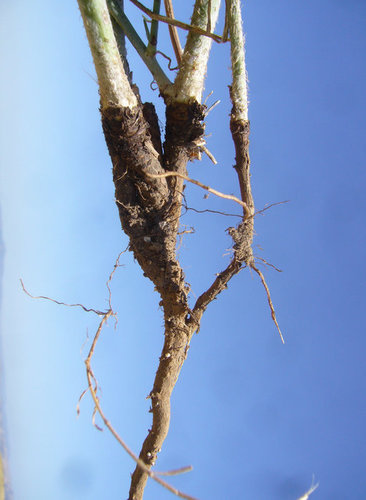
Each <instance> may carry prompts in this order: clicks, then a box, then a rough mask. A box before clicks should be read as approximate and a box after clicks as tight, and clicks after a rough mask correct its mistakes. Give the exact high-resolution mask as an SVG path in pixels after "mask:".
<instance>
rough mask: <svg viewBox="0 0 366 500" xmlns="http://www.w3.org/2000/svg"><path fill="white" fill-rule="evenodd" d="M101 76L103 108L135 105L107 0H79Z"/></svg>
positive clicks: (98, 74)
mask: <svg viewBox="0 0 366 500" xmlns="http://www.w3.org/2000/svg"><path fill="white" fill-rule="evenodd" d="M78 3H79V8H80V12H81V15H82V18H83V21H84V26H85V30H86V34H87V37H88V40H89V45H90V49H91V52H92V55H93V60H94V65H95V69H96V72H97V76H98V83H99V92H100V101H101V107H102V109H103V108H107V107H108V106H120V107H129V108H133V107H135V106H136V105H137V99H136V96H135V94H134V93H133V92H132V89H131V86H130V84H129V82H128V78H127V76H126V73H125V71H124V69H123V65H122V61H121V58H120V55H119V51H118V47H117V42H116V39H115V37H114V33H113V27H112V23H111V19H110V16H109V12H108V7H107V3H106V0H78Z"/></svg>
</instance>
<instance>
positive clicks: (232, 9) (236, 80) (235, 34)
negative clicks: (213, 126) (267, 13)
mask: <svg viewBox="0 0 366 500" xmlns="http://www.w3.org/2000/svg"><path fill="white" fill-rule="evenodd" d="M227 3H228V4H229V5H228V7H229V11H228V12H227V13H226V14H227V16H228V25H229V31H230V46H231V70H232V74H233V83H232V86H231V100H232V103H233V111H234V115H235V116H233V118H234V119H235V120H237V121H239V120H244V121H246V120H248V85H247V71H246V67H245V47H244V42H245V40H244V35H243V26H242V18H241V1H240V0H231V1H229V2H227Z"/></svg>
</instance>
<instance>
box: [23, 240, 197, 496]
mask: <svg viewBox="0 0 366 500" xmlns="http://www.w3.org/2000/svg"><path fill="white" fill-rule="evenodd" d="M125 251H126V250H124V251H123V252H121V253H120V254H119V255H118V257H117V260H116V262H115V264H114V267H113V270H112V272H111V273H110V275H109V278H108V280H107V282H106V287H107V290H108V305H109V308H108V310H107V311H104V312H102V311H99V310H97V309H90V308H87V307H85V306H84V305H83V304H67V303H66V302H61V301H59V300H56V299H53V298H51V297H48V296H46V295H37V296H36V295H32V294H31V293H30V292H29V291H28V290H27V289H26V288H25V286H24V283H23V280H22V279H20V283H21V286H22V289H23V291H24V292H25V293H26V294H27V295H28V296H29V297H31V298H32V299H43V300H49V301H51V302H54V303H55V304H58V305H62V306H66V307H81V308H82V309H83V310H84V311H85V312H93V313H95V314H97V315H98V316H102V319H101V321H100V323H99V326H98V329H97V331H96V333H95V335H94V338H93V341H92V344H91V347H90V349H89V353H88V356H87V358H86V359H85V361H84V362H85V367H86V377H87V381H88V387H87V389H85V390H84V391H83V392H82V393H81V395H80V398H79V401H78V404H77V414H78V415H79V413H80V402H81V400H82V399H83V397H84V396H85V394H86V393H87V392H88V391H89V392H90V394H91V396H92V398H93V402H94V410H93V415H92V422H93V425H94V427H96V429H98V430H99V431H102V430H103V429H102V428H101V427H99V426H98V425H97V424H96V422H95V417H96V414H97V413H98V414H99V415H100V417H101V419H102V420H103V422H104V425H105V426H106V427H107V429H108V430H109V431H110V433H111V434H112V435H113V437H114V438H115V439H116V441H117V442H118V443H119V444H120V445H121V446H122V448H123V449H124V450H125V451H126V453H127V454H128V455H129V456H130V457H131V458H132V460H134V462H135V463H136V464H137V466H138V467H140V468H141V469H142V470H143V471H144V472H146V474H147V475H148V476H149V477H150V478H151V479H153V480H154V481H156V482H157V483H159V484H160V485H161V486H163V487H164V488H166V489H167V490H169V491H170V492H171V493H173V494H174V495H176V496H178V497H180V498H185V499H186V500H198V499H197V498H195V497H192V496H190V495H187V494H186V493H184V492H182V491H180V490H178V489H177V488H174V486H171V485H170V484H169V483H167V482H166V481H164V480H163V479H161V478H160V477H159V476H176V475H178V474H183V473H185V472H189V471H191V470H192V469H193V467H192V466H191V465H189V466H186V467H181V468H179V469H173V470H171V471H163V472H158V471H152V470H150V469H149V468H148V467H147V466H146V464H145V463H144V462H143V461H142V460H141V459H140V458H139V457H138V456H137V455H135V453H134V452H133V451H132V450H131V448H130V447H129V446H128V445H127V444H126V443H125V441H124V440H123V439H122V438H121V436H120V435H119V434H118V432H117V431H116V430H115V428H114V427H113V426H112V424H111V423H110V421H109V420H108V419H107V417H106V415H105V414H104V412H103V410H102V407H101V405H100V400H99V397H98V394H97V392H98V382H97V379H96V377H95V375H94V373H93V370H92V367H91V361H92V358H93V355H94V352H95V348H96V345H97V342H98V339H99V337H100V334H101V333H102V330H103V327H104V325H105V324H106V323H107V321H108V319H109V318H111V317H113V318H114V319H115V320H116V321H117V319H116V317H117V315H116V313H115V312H114V311H113V308H112V292H111V288H110V284H111V281H112V278H113V276H114V273H115V272H116V270H117V268H118V267H120V264H119V259H120V257H121V255H122V254H123V253H124V252H125Z"/></svg>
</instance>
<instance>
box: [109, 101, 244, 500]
mask: <svg viewBox="0 0 366 500" xmlns="http://www.w3.org/2000/svg"><path fill="white" fill-rule="evenodd" d="M204 110H205V108H204V106H202V105H200V104H198V103H197V102H193V103H191V104H184V103H177V104H170V105H168V106H167V108H166V131H165V141H164V144H163V145H162V140H161V136H160V129H159V125H158V119H157V116H156V112H155V108H154V106H153V105H152V104H150V103H146V104H142V103H140V102H139V105H138V106H137V107H136V108H135V109H129V108H116V107H110V108H107V109H104V110H103V111H102V123H103V130H104V134H105V138H106V142H107V145H108V149H109V153H110V156H111V158H112V163H113V181H114V184H115V196H116V203H117V206H118V210H119V216H120V220H121V225H122V228H123V230H124V232H125V233H126V234H127V235H128V237H129V239H130V243H129V248H130V250H131V251H132V252H133V254H134V257H135V259H136V260H137V261H138V263H139V265H140V266H141V268H142V270H143V272H144V275H145V276H146V277H148V278H149V279H150V280H151V281H152V282H153V283H154V285H155V288H156V290H157V291H158V292H159V294H160V296H161V302H160V304H161V306H162V307H163V310H164V323H165V341H164V346H163V351H162V354H161V356H160V361H159V366H158V369H157V372H156V376H155V381H154V386H153V389H152V391H151V393H150V398H151V412H152V414H153V422H152V427H151V429H150V430H149V433H148V435H147V437H146V439H145V441H144V443H143V446H142V449H141V452H140V458H141V459H142V460H143V461H144V463H145V464H146V465H147V466H148V467H149V468H150V467H151V466H153V465H154V463H155V461H156V458H157V454H158V452H159V451H160V449H161V447H162V444H163V442H164V439H165V437H166V435H167V433H168V429H169V422H170V397H171V393H172V391H173V388H174V386H175V384H176V381H177V379H178V375H179V373H180V370H181V368H182V365H183V363H184V360H185V358H186V355H187V351H188V347H189V343H190V340H191V338H192V335H193V333H194V332H195V331H197V330H198V329H199V324H200V320H201V317H202V314H203V312H204V311H205V309H206V307H207V306H208V304H209V303H210V302H211V301H212V300H214V299H215V298H216V296H217V295H218V294H219V293H220V292H221V291H222V290H224V289H225V288H227V283H228V281H229V280H230V279H231V277H232V276H234V274H236V273H238V272H239V271H240V270H241V269H242V267H243V265H250V264H251V262H252V259H253V254H252V248H251V245H252V237H253V217H252V215H253V214H252V212H253V211H254V204H253V199H252V197H251V192H250V184H249V183H250V176H249V155H248V146H249V122H244V123H236V122H235V121H233V120H232V123H231V131H232V135H233V140H234V143H235V149H236V164H235V169H236V171H237V173H238V179H239V184H240V189H241V195H242V199H243V201H244V202H245V203H246V204H247V205H248V207H249V210H250V213H249V214H248V213H244V216H243V221H242V222H241V223H240V224H239V225H238V226H237V228H229V230H228V231H229V233H230V234H231V236H232V238H233V240H234V256H233V258H232V260H231V262H230V264H229V265H228V267H227V268H226V269H225V270H224V271H222V272H221V273H219V274H218V275H217V277H216V279H215V280H214V282H213V283H212V285H211V286H210V287H209V288H208V289H207V290H206V291H205V292H204V293H202V295H201V296H200V297H199V298H198V299H197V301H196V304H195V306H194V307H193V309H191V308H190V307H189V304H188V298H187V296H188V291H189V288H188V285H187V284H186V282H185V278H184V273H183V270H182V268H181V266H180V264H179V262H178V260H177V256H176V241H177V233H178V228H179V219H180V214H181V204H182V193H183V189H184V185H183V183H184V181H183V180H182V179H181V178H180V177H178V176H171V177H159V175H161V174H164V173H165V172H177V173H179V174H183V175H186V174H187V163H188V161H189V160H191V159H194V158H196V157H198V156H199V144H200V140H202V138H203V134H204V129H205V127H204V121H203V120H204ZM147 478H148V476H147V474H146V472H144V471H143V470H142V469H141V468H140V467H139V466H138V465H137V466H136V469H135V471H134V473H133V475H132V479H131V488H130V493H129V500H140V499H142V497H143V491H144V488H145V485H146V481H147Z"/></svg>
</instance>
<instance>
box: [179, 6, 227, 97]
mask: <svg viewBox="0 0 366 500" xmlns="http://www.w3.org/2000/svg"><path fill="white" fill-rule="evenodd" d="M209 6H210V7H211V9H209ZM219 8H220V0H196V3H195V6H194V11H193V16H192V21H191V25H192V26H198V27H199V28H202V29H204V30H206V29H207V26H209V27H210V28H211V30H212V31H213V30H214V29H215V25H216V21H217V17H218V14H219ZM209 10H211V12H209ZM209 16H210V17H209ZM211 44H212V39H211V38H209V37H207V36H202V35H198V34H197V33H194V32H193V31H190V32H189V34H188V37H187V43H186V46H185V48H184V53H183V57H182V62H181V65H180V70H179V72H178V75H177V77H176V79H175V83H174V94H175V100H176V101H180V102H191V101H193V100H196V101H197V102H201V99H202V93H203V89H204V80H205V77H206V70H207V61H208V57H209V53H210V49H211Z"/></svg>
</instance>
